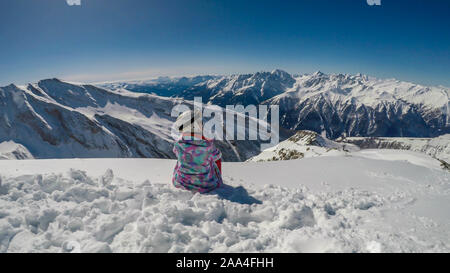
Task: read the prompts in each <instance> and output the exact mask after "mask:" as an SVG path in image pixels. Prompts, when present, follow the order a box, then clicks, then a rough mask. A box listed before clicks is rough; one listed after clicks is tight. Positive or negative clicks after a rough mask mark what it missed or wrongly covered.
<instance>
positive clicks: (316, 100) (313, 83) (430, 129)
mask: <svg viewBox="0 0 450 273" xmlns="http://www.w3.org/2000/svg"><path fill="white" fill-rule="evenodd" d="M449 94H450V89H449V88H445V87H426V86H422V85H418V84H413V83H407V82H401V81H397V80H394V79H391V80H380V79H375V78H372V77H368V76H365V75H354V76H352V75H342V74H337V75H325V74H323V73H320V72H317V73H314V74H312V75H303V76H300V77H298V78H296V83H295V84H294V86H293V87H292V88H291V89H289V90H287V92H284V93H282V94H280V95H279V96H276V97H274V98H272V99H270V101H269V102H270V103H275V104H279V105H280V111H281V112H282V120H281V123H282V124H283V125H284V126H285V128H289V129H309V130H313V131H316V132H323V131H325V132H326V135H327V136H328V137H330V138H336V137H339V136H341V135H347V136H385V137H388V136H400V137H405V136H411V137H431V136H438V135H441V134H445V133H449V132H450V123H449V113H450V112H449Z"/></svg>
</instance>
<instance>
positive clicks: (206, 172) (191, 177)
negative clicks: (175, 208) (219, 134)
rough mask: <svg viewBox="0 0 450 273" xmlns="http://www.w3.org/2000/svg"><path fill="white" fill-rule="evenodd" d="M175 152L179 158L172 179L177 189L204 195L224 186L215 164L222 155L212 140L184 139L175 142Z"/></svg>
mask: <svg viewBox="0 0 450 273" xmlns="http://www.w3.org/2000/svg"><path fill="white" fill-rule="evenodd" d="M173 152H174V153H175V155H176V156H177V158H178V161H177V164H176V166H175V169H174V171H173V179H172V183H173V185H174V186H175V187H177V188H182V189H186V190H190V191H195V192H201V193H203V192H209V191H211V190H213V189H215V188H217V187H220V186H221V185H222V183H223V182H222V175H221V172H220V170H219V167H218V166H217V164H216V163H215V161H218V160H220V158H221V156H222V154H221V152H220V151H219V150H218V149H217V148H216V146H215V145H214V143H213V141H212V140H207V139H204V138H203V139H199V138H194V137H191V136H187V137H183V138H181V139H180V140H178V141H177V142H175V144H174V147H173Z"/></svg>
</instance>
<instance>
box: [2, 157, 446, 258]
mask: <svg viewBox="0 0 450 273" xmlns="http://www.w3.org/2000/svg"><path fill="white" fill-rule="evenodd" d="M174 165H175V161H173V160H165V159H66V160H64V159H63V160H61V159H60V160H21V161H0V176H1V180H0V181H1V182H0V252H64V251H70V250H72V251H75V252H76V251H80V252H111V251H112V252H236V251H240V252H277V251H280V252H449V251H450V218H449V217H448V215H449V211H450V172H448V171H444V170H442V169H441V167H440V165H439V162H438V161H437V160H434V159H432V158H431V157H429V156H427V155H424V154H421V153H415V152H411V151H402V150H362V151H358V152H353V153H349V154H347V155H346V156H343V155H337V156H326V155H325V156H321V157H314V158H305V159H302V160H289V161H276V162H260V163H256V162H245V163H225V164H224V165H223V171H224V181H225V183H226V184H227V185H228V186H226V187H224V188H222V189H220V190H217V191H215V192H213V193H211V194H203V195H202V194H192V193H190V192H187V191H184V190H180V189H175V188H174V187H173V186H172V185H171V184H170V181H171V173H172V169H173V167H174Z"/></svg>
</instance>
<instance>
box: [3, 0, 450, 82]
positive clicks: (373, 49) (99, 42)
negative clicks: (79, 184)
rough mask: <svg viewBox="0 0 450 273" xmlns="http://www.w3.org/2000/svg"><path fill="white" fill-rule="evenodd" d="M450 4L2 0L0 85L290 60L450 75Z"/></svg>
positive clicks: (265, 65)
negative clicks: (378, 4)
mask: <svg viewBox="0 0 450 273" xmlns="http://www.w3.org/2000/svg"><path fill="white" fill-rule="evenodd" d="M72 2H73V1H72ZM75 2H76V1H75ZM449 14H450V1H448V0H432V1H429V0H428V1H427V0H420V1H419V0H381V6H369V5H368V4H367V3H366V0H329V1H325V0H305V1H301V0H296V1H283V0H271V1H269V0H222V1H219V0H217V1H215V0H161V1H154V0H81V5H73V6H69V5H68V4H67V3H66V1H65V0H0V85H6V84H9V83H12V82H14V83H18V84H23V83H26V82H34V81H37V80H39V79H43V78H50V77H58V78H62V79H65V80H71V81H80V82H96V81H106V80H121V79H138V78H149V77H155V76H161V75H170V76H174V75H193V74H231V73H245V72H256V71H261V70H267V71H270V70H272V69H275V68H281V69H285V70H286V71H288V72H291V73H308V72H313V71H316V70H321V71H323V72H325V73H351V74H355V73H358V72H361V73H363V74H368V75H372V76H376V77H380V78H397V79H401V80H406V81H412V82H418V83H423V84H430V85H444V86H450V76H449V75H450V16H449Z"/></svg>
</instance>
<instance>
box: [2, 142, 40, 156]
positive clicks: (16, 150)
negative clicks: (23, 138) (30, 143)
mask: <svg viewBox="0 0 450 273" xmlns="http://www.w3.org/2000/svg"><path fill="white" fill-rule="evenodd" d="M32 158H33V156H32V155H31V153H30V152H29V151H28V150H27V148H25V147H24V146H23V145H21V144H18V143H15V142H14V141H4V142H1V143H0V160H1V159H9V160H11V159H32Z"/></svg>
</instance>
